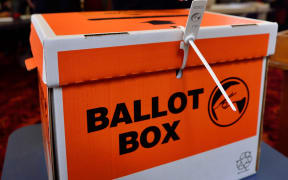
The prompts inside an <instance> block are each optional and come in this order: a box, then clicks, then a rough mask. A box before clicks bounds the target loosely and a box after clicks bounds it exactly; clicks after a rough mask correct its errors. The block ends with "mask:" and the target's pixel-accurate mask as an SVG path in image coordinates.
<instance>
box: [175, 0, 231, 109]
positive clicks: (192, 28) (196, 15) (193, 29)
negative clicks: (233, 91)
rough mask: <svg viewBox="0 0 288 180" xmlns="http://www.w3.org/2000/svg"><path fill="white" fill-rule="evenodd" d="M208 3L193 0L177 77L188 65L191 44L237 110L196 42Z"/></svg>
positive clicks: (203, 0) (182, 44)
mask: <svg viewBox="0 0 288 180" xmlns="http://www.w3.org/2000/svg"><path fill="white" fill-rule="evenodd" d="M206 4H207V0H194V1H192V4H191V8H190V12H189V16H188V19H187V23H186V28H185V31H184V28H182V29H183V31H184V36H183V41H182V42H181V44H180V48H181V49H183V50H184V57H183V62H182V66H181V68H180V69H179V71H178V73H177V76H176V77H177V78H178V79H180V78H181V77H182V74H183V70H184V68H185V66H186V63H187V59H188V52H189V45H191V47H192V48H193V50H194V51H195V53H196V54H197V56H198V57H199V58H200V60H201V61H202V63H203V64H204V66H205V68H206V69H207V71H208V72H209V74H210V75H211V77H212V79H213V80H214V82H215V83H216V85H217V86H218V88H219V90H220V91H221V93H222V94H223V96H224V97H225V99H226V101H227V102H228V104H229V105H230V107H231V108H232V110H233V111H236V108H235V106H234V105H233V103H232V101H231V99H230V98H229V96H228V95H227V93H226V91H225V90H224V88H223V87H222V85H221V83H220V81H219V80H218V78H217V76H216V74H215V73H214V71H213V70H212V68H211V67H210V65H209V63H208V62H207V61H206V59H205V58H204V56H203V55H202V53H201V52H200V51H199V49H198V47H197V46H196V44H195V43H194V40H195V39H196V37H197V34H198V31H199V28H200V24H201V21H202V18H203V14H204V11H205V8H206Z"/></svg>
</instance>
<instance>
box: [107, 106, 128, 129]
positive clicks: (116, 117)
mask: <svg viewBox="0 0 288 180" xmlns="http://www.w3.org/2000/svg"><path fill="white" fill-rule="evenodd" d="M121 113H122V115H123V116H122V117H120V114H121ZM120 122H125V123H126V124H130V123H132V119H131V117H130V115H129V112H128V109H127V107H126V105H125V103H120V104H117V106H116V109H115V112H114V115H113V118H112V121H111V125H110V127H116V126H117V125H118V123H120Z"/></svg>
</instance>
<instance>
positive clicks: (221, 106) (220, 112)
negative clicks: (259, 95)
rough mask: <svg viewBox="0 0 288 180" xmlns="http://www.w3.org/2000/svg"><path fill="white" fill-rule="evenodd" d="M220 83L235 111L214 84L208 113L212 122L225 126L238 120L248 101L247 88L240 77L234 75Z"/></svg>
mask: <svg viewBox="0 0 288 180" xmlns="http://www.w3.org/2000/svg"><path fill="white" fill-rule="evenodd" d="M221 84H222V86H223V88H224V89H225V91H226V93H227V94H228V96H229V97H230V99H231V101H232V103H233V105H234V106H235V107H236V112H235V111H233V110H232V109H231V107H230V106H229V104H228V102H227V101H226V100H225V98H224V96H223V95H222V93H221V91H220V90H219V89H218V87H217V86H216V87H215V88H214V89H213V91H212V93H211V95H210V98H209V103H208V113H209V116H210V118H211V120H212V122H213V123H214V124H216V125H217V126H221V127H227V126H231V125H233V124H235V123H236V122H237V121H239V120H240V118H241V117H242V116H243V114H244V113H245V111H246V109H247V106H248V103H249V89H248V86H247V84H246V83H245V82H244V81H243V80H242V79H240V78H236V77H230V78H227V79H224V80H223V81H221Z"/></svg>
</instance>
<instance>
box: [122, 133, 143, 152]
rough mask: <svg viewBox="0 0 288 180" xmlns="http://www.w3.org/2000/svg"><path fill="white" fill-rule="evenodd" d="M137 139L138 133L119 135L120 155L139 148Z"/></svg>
mask: <svg viewBox="0 0 288 180" xmlns="http://www.w3.org/2000/svg"><path fill="white" fill-rule="evenodd" d="M137 138H138V134H137V132H136V131H130V132H127V133H123V134H119V151H120V155H122V154H126V153H130V152H133V151H135V150H136V149H137V148H138V146H139V143H138V141H137ZM128 139H129V140H128ZM127 145H130V147H127Z"/></svg>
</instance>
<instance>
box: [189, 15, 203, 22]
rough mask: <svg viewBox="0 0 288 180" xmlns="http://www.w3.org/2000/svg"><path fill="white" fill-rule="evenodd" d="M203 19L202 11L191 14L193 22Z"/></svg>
mask: <svg viewBox="0 0 288 180" xmlns="http://www.w3.org/2000/svg"><path fill="white" fill-rule="evenodd" d="M200 19H201V14H200V13H195V14H193V15H192V16H191V21H192V22H196V21H199V20H200Z"/></svg>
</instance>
